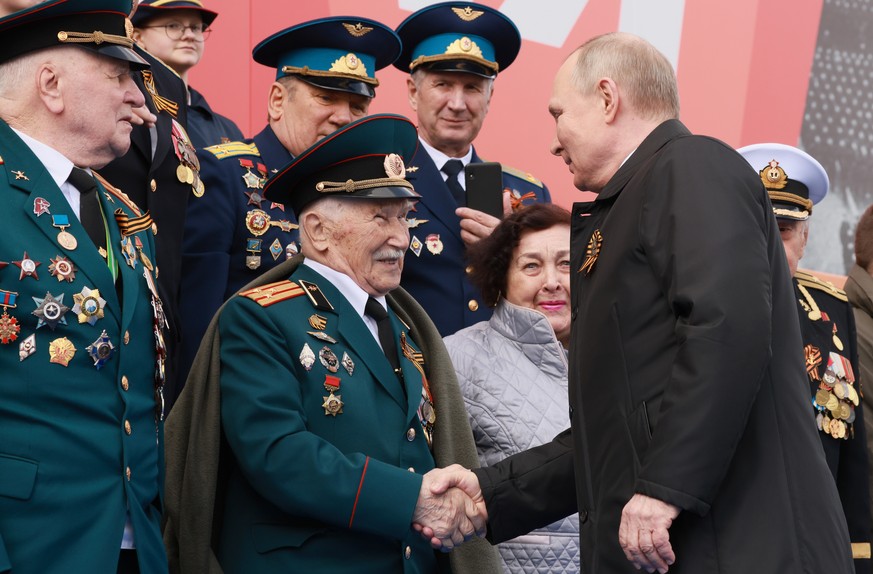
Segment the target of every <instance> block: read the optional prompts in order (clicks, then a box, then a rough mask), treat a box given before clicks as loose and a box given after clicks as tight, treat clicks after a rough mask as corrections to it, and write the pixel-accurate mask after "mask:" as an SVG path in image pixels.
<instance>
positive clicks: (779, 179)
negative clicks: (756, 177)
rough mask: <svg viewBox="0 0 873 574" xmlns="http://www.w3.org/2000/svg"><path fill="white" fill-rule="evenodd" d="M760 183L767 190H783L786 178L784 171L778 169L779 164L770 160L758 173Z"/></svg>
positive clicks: (786, 181) (786, 182)
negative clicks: (761, 182) (762, 183)
mask: <svg viewBox="0 0 873 574" xmlns="http://www.w3.org/2000/svg"><path fill="white" fill-rule="evenodd" d="M760 174H761V181H763V182H764V186H765V187H766V188H767V189H784V188H785V186H786V185H787V184H788V176H787V175H785V170H784V169H782V168H781V167H779V162H778V161H776V160H775V159H771V160H770V163H768V164H767V167H765V168H764V169H762V170H761V171H760Z"/></svg>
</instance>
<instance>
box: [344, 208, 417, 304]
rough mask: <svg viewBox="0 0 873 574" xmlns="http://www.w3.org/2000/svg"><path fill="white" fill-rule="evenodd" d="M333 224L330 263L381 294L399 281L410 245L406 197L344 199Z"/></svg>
mask: <svg viewBox="0 0 873 574" xmlns="http://www.w3.org/2000/svg"><path fill="white" fill-rule="evenodd" d="M345 201H346V203H347V205H345V206H344V207H343V209H342V210H341V212H340V214H339V216H338V217H337V219H336V221H334V225H332V229H331V231H330V233H331V239H332V246H331V251H332V257H331V267H333V268H335V269H336V270H337V271H342V272H343V273H345V274H346V275H348V276H349V277H351V278H352V279H353V280H354V281H355V283H357V284H358V286H359V287H361V289H363V290H364V291H366V292H367V293H369V294H370V295H373V296H374V297H380V296H382V295H385V294H387V293H388V292H389V291H391V290H392V289H396V288H397V286H398V285H400V272H401V271H403V254H404V253H405V252H406V249H407V247H409V227H408V225H407V223H406V216H407V214H408V213H409V210H410V207H411V204H410V202H409V201H408V200H406V199H386V200H375V199H347V200H345Z"/></svg>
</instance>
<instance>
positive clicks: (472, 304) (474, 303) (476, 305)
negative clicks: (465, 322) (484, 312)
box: [467, 299, 479, 311]
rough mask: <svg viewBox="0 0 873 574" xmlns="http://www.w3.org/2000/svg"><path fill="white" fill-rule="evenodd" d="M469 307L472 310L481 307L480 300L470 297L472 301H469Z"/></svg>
mask: <svg viewBox="0 0 873 574" xmlns="http://www.w3.org/2000/svg"><path fill="white" fill-rule="evenodd" d="M467 307H468V308H469V309H470V311H475V310H477V309H478V308H479V302H478V301H476V300H475V299H470V301H469V302H468V303H467Z"/></svg>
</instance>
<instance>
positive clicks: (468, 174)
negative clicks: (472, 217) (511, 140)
mask: <svg viewBox="0 0 873 574" xmlns="http://www.w3.org/2000/svg"><path fill="white" fill-rule="evenodd" d="M464 179H465V181H466V183H467V207H469V208H471V209H478V210H479V211H483V212H485V213H487V214H489V215H493V216H494V217H496V218H498V219H502V218H503V170H502V169H501V167H500V164H499V163H497V162H495V161H485V162H481V163H468V164H467V166H466V167H465V168H464Z"/></svg>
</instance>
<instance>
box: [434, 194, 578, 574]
mask: <svg viewBox="0 0 873 574" xmlns="http://www.w3.org/2000/svg"><path fill="white" fill-rule="evenodd" d="M468 258H469V262H470V265H471V266H472V268H473V271H472V273H471V280H472V282H473V284H474V285H475V286H476V287H477V288H478V289H479V290H480V291H481V292H482V294H483V296H484V300H485V301H488V302H490V304H491V305H492V306H494V307H496V308H495V310H494V314H493V315H492V317H491V319H490V320H488V321H483V322H481V323H477V324H476V325H473V326H471V327H467V328H466V329H463V330H461V331H458V332H457V333H455V334H454V335H450V336H448V337H446V338H445V343H446V347H447V348H448V350H449V355H450V356H451V358H452V363H453V365H454V367H455V372H456V373H457V376H458V382H459V383H460V386H461V391H462V392H463V394H464V401H465V403H466V407H467V413H468V415H469V418H470V425H471V426H472V428H473V436H474V438H475V440H476V448H477V450H478V452H479V460H480V462H481V463H482V465H483V466H488V465H491V464H494V463H496V462H498V461H500V460H502V459H504V458H506V457H507V456H509V455H512V454H515V453H517V452H521V451H523V450H526V449H528V448H530V447H533V446H538V445H540V444H543V443H546V442H548V441H550V440H552V438H554V436H555V435H557V434H558V433H560V432H561V431H563V430H564V429H566V428H567V427H568V426H569V420H568V418H567V412H568V399H567V350H566V345H567V343H568V341H569V337H570V303H569V300H570V213H569V212H568V211H566V210H565V209H563V208H561V207H558V206H556V205H552V204H544V203H538V204H534V205H531V206H529V207H525V208H523V209H521V210H520V211H518V212H516V213H514V214H512V215H511V216H509V217H507V218H506V219H505V220H504V221H503V222H501V223H500V225H499V226H498V227H497V228H495V230H494V232H493V233H492V234H491V235H490V236H489V237H488V238H486V239H483V240H482V241H480V242H478V243H477V244H476V245H474V246H473V247H472V248H471V249H470V251H469V253H468ZM498 549H499V550H500V556H501V558H502V560H503V566H504V570H505V571H506V572H510V573H512V574H531V573H536V574H558V573H564V572H573V573H575V572H579V522H578V516H577V515H575V514H574V515H573V516H571V517H568V518H565V519H562V520H559V521H557V522H555V523H553V524H551V525H549V526H547V527H545V528H542V529H540V530H535V531H533V532H531V533H530V534H529V535H526V536H520V537H518V538H516V539H514V540H510V541H508V542H504V543H502V544H500V545H499V547H498Z"/></svg>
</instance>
